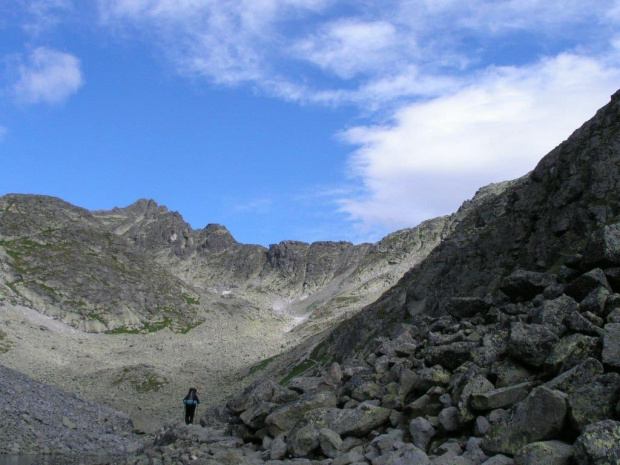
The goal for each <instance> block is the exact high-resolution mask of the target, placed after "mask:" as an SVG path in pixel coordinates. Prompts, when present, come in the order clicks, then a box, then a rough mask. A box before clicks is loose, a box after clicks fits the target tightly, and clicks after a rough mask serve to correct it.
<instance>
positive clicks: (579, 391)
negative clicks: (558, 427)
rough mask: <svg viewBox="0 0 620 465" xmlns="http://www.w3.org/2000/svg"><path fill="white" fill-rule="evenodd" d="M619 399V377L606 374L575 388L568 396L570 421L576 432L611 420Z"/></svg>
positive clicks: (616, 374) (613, 374)
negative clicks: (593, 424)
mask: <svg viewBox="0 0 620 465" xmlns="http://www.w3.org/2000/svg"><path fill="white" fill-rule="evenodd" d="M619 398H620V375H619V374H618V373H607V374H605V375H600V376H597V377H596V378H594V379H593V380H591V381H590V382H589V383H587V384H585V385H582V386H580V387H577V388H576V389H575V390H574V391H573V392H572V393H571V394H570V395H569V396H568V406H569V415H570V421H571V424H572V425H573V427H574V428H575V429H576V430H578V431H583V429H584V428H585V427H586V426H588V425H590V424H592V423H597V422H599V421H602V420H606V419H609V418H612V417H613V416H614V409H615V407H616V404H617V402H618V399H619Z"/></svg>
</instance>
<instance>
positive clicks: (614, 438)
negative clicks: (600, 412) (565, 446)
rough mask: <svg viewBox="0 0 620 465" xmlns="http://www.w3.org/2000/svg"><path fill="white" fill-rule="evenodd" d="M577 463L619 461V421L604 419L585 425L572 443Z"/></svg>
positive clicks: (613, 463) (610, 464) (606, 464)
mask: <svg viewBox="0 0 620 465" xmlns="http://www.w3.org/2000/svg"><path fill="white" fill-rule="evenodd" d="M573 446H574V449H575V461H576V462H577V465H617V464H618V463H620V423H619V422H617V421H614V420H604V421H601V422H598V423H595V424H593V425H590V426H588V427H586V429H585V430H584V431H583V432H582V433H581V436H579V437H578V438H577V441H575V444H574V445H573Z"/></svg>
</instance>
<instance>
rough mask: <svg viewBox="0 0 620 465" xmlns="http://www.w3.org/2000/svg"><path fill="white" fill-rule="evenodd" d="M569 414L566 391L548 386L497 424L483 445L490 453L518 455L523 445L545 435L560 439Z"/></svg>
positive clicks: (534, 393)
mask: <svg viewBox="0 0 620 465" xmlns="http://www.w3.org/2000/svg"><path fill="white" fill-rule="evenodd" d="M565 417H566V400H565V398H564V394H562V393H561V392H559V391H553V390H551V389H549V388H547V387H545V386H540V387H538V388H536V389H534V390H533V391H532V392H531V393H530V395H529V396H528V397H527V398H526V399H525V400H523V401H522V402H519V403H518V404H517V405H516V406H515V407H514V408H512V409H511V411H510V413H509V414H508V415H505V416H503V417H502V418H501V419H500V420H499V421H497V422H496V423H495V424H493V427H492V428H491V431H489V433H488V434H487V435H486V436H485V438H484V441H483V443H482V449H483V450H484V451H485V452H486V453H490V454H508V455H514V454H516V453H517V451H518V450H519V449H521V447H523V446H525V445H526V444H529V443H531V442H536V441H541V440H543V439H557V438H559V437H560V435H561V433H562V429H563V427H564V419H565Z"/></svg>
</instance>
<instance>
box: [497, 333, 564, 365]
mask: <svg viewBox="0 0 620 465" xmlns="http://www.w3.org/2000/svg"><path fill="white" fill-rule="evenodd" d="M558 341H559V339H558V337H557V336H556V334H555V333H554V332H553V331H552V330H550V329H549V328H548V327H547V326H545V325H535V324H527V323H520V322H519V323H513V324H512V325H511V327H510V336H509V339H508V345H507V352H508V355H510V356H511V357H512V358H514V359H515V360H518V361H521V362H524V363H527V364H528V365H532V366H535V367H539V366H542V364H543V363H544V362H545V360H546V359H547V357H548V356H549V354H550V353H551V351H552V350H553V348H554V347H555V345H556V344H557V343H558Z"/></svg>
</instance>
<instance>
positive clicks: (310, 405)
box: [265, 391, 338, 437]
mask: <svg viewBox="0 0 620 465" xmlns="http://www.w3.org/2000/svg"><path fill="white" fill-rule="evenodd" d="M337 403H338V399H336V396H335V395H334V393H332V392H331V391H320V392H317V393H315V394H306V395H304V396H302V397H301V399H299V400H297V401H295V402H292V403H290V404H286V405H284V406H282V407H280V408H278V409H277V410H274V411H273V412H272V413H271V414H270V415H269V416H268V417H267V418H265V426H266V427H267V431H269V434H270V435H271V436H273V437H276V436H279V435H280V434H282V433H287V432H288V431H290V430H291V429H293V427H294V426H295V424H296V423H297V422H298V421H299V419H300V418H301V417H302V416H303V414H304V413H306V412H308V411H310V410H314V409H317V408H323V407H336V405H337Z"/></svg>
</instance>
